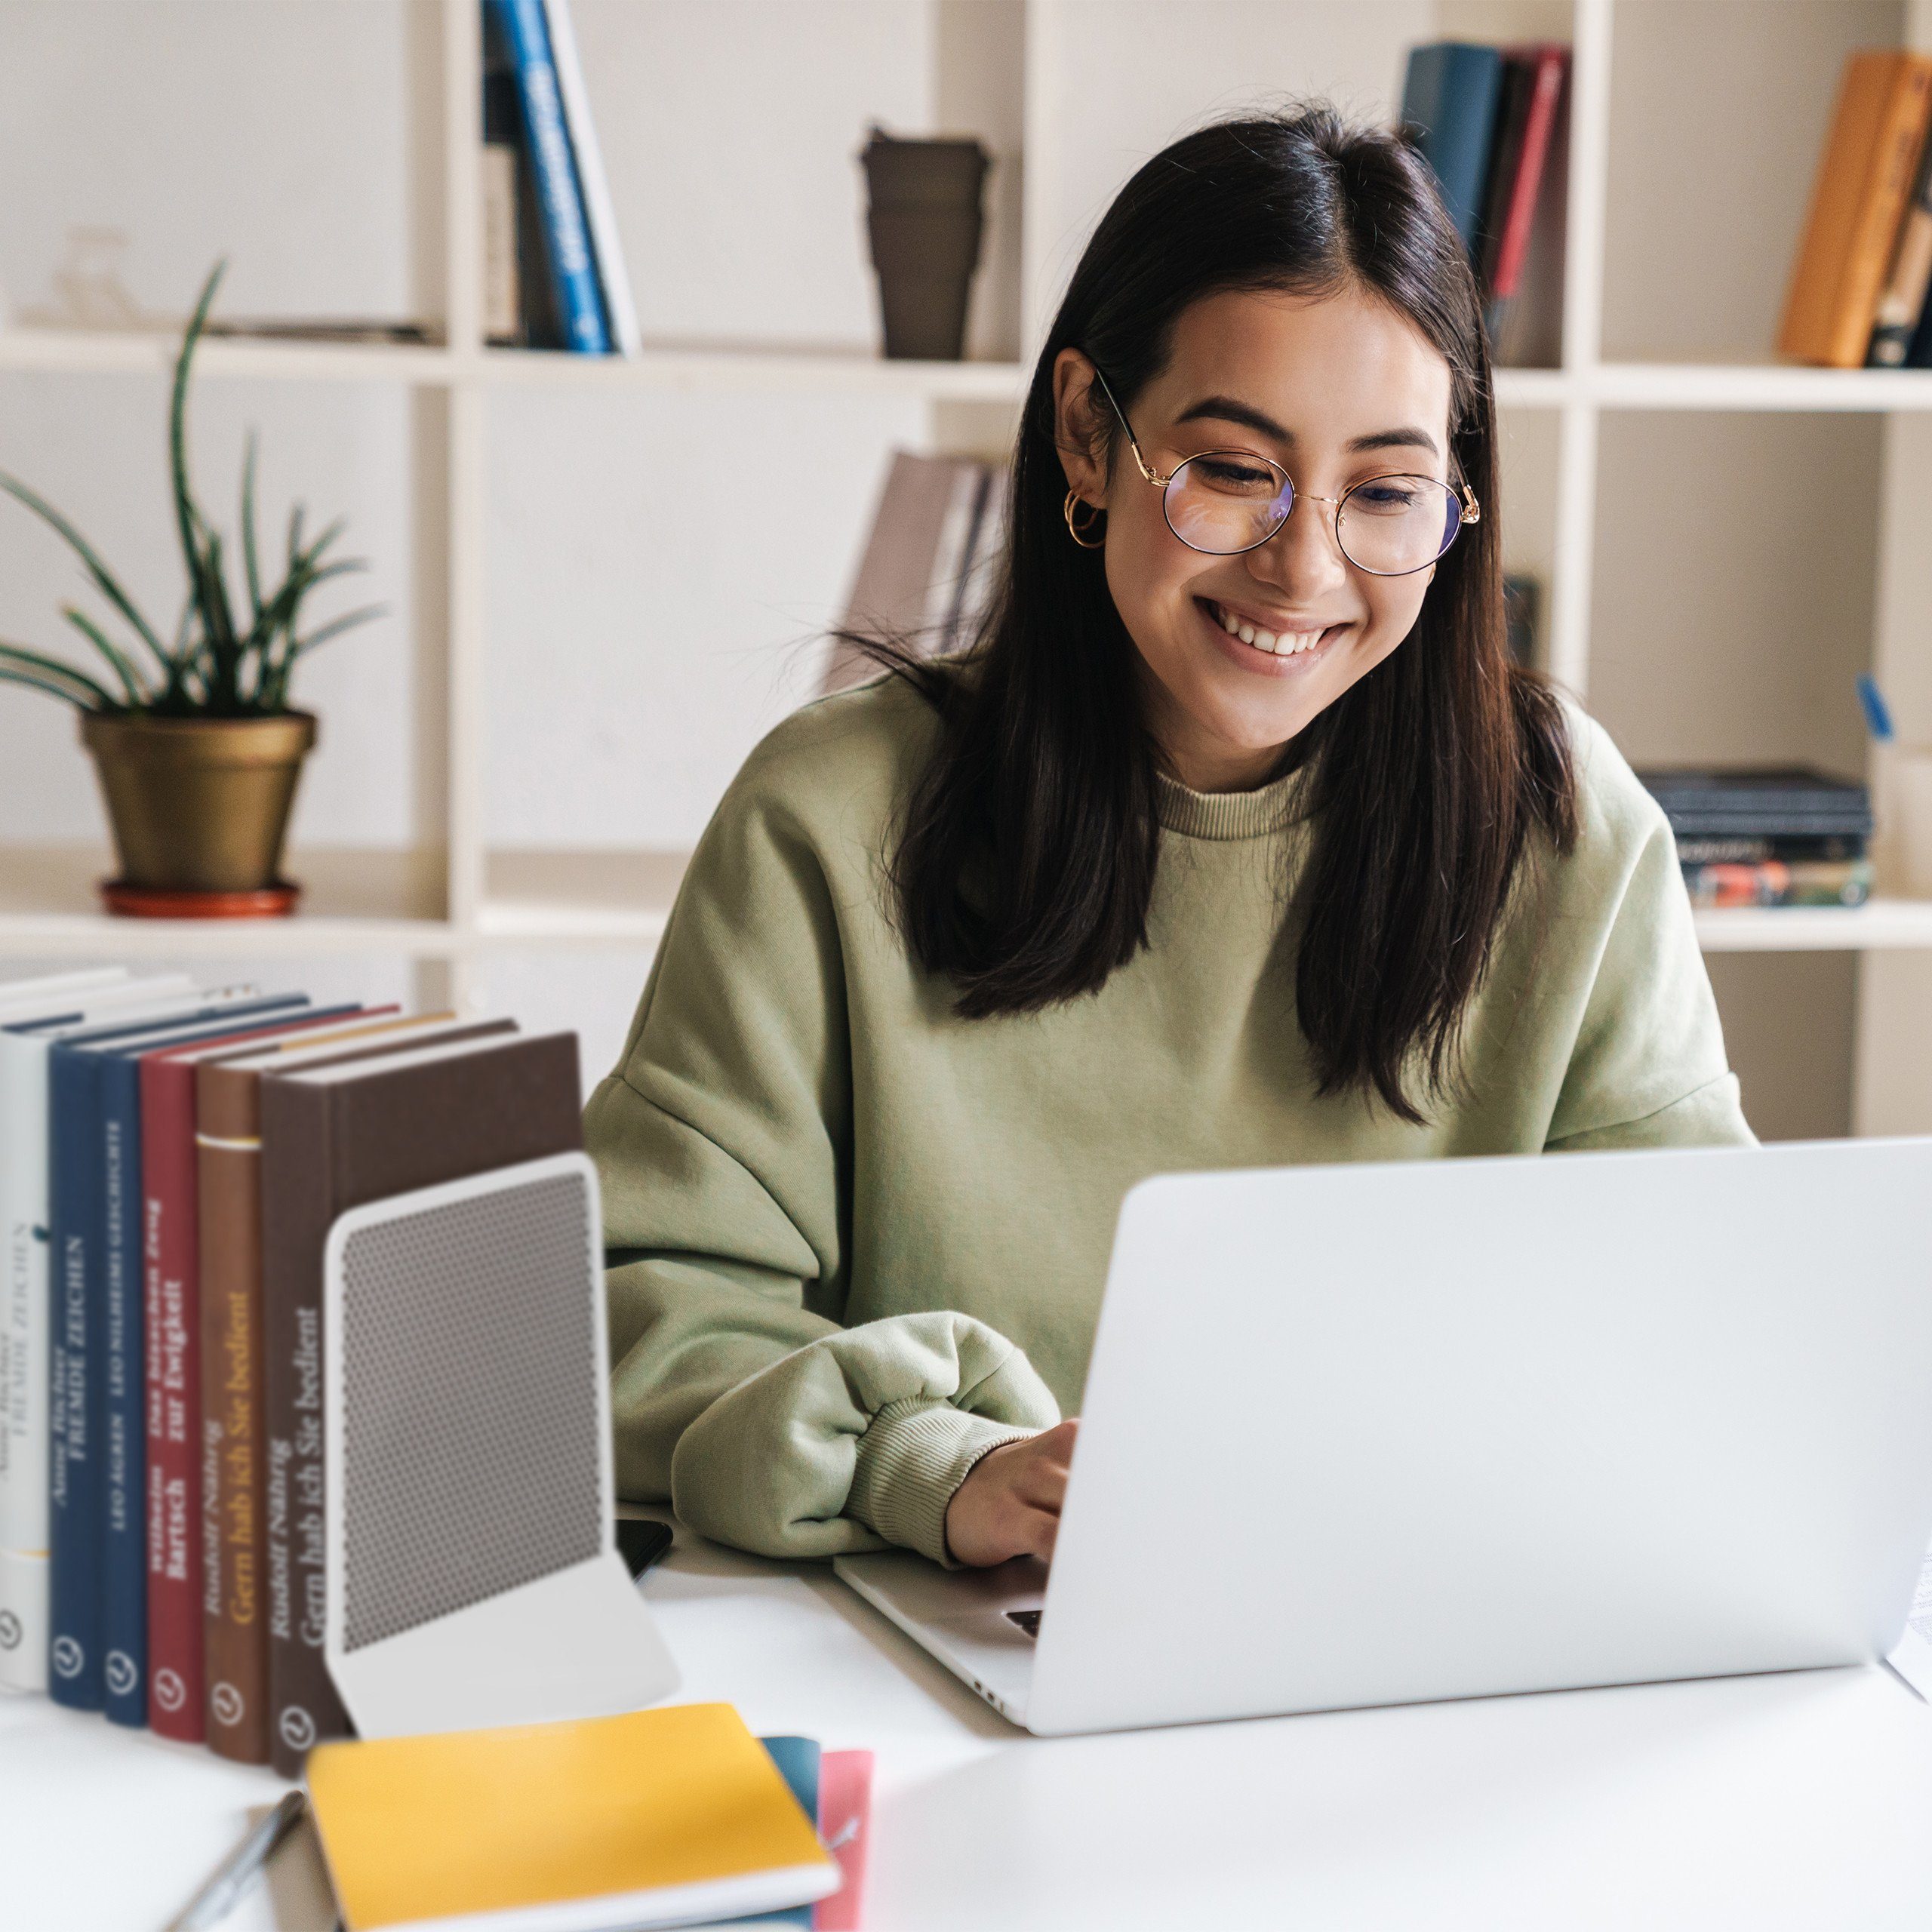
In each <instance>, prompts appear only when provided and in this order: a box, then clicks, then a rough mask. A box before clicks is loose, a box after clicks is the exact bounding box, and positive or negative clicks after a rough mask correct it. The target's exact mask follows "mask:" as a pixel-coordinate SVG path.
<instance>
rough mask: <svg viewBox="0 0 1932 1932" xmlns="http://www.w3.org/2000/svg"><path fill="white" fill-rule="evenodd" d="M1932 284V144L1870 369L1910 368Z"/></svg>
mask: <svg viewBox="0 0 1932 1932" xmlns="http://www.w3.org/2000/svg"><path fill="white" fill-rule="evenodd" d="M1928 284H1932V140H1926V141H1925V142H1924V143H1922V145H1921V149H1920V153H1919V157H1918V180H1917V181H1916V182H1915V183H1914V185H1913V189H1912V205H1911V206H1910V207H1909V208H1907V209H1906V214H1905V220H1904V223H1903V226H1901V227H1900V229H1899V239H1898V246H1897V248H1896V249H1895V250H1894V251H1893V255H1892V267H1891V272H1890V275H1888V276H1887V278H1886V281H1885V287H1884V293H1883V294H1881V295H1880V296H1879V297H1878V315H1877V316H1876V318H1875V320H1874V321H1873V322H1872V341H1871V344H1870V346H1869V348H1867V349H1866V352H1865V362H1866V367H1867V368H1872V369H1898V368H1903V367H1904V366H1905V359H1906V356H1907V355H1909V353H1910V352H1911V349H1912V337H1913V336H1914V335H1915V334H1916V333H1917V331H1918V318H1919V317H1920V316H1921V315H1922V314H1923V313H1924V309H1925V292H1926V288H1927V285H1928Z"/></svg>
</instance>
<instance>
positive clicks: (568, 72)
mask: <svg viewBox="0 0 1932 1932" xmlns="http://www.w3.org/2000/svg"><path fill="white" fill-rule="evenodd" d="M543 6H544V17H545V20H546V24H547V26H548V27H549V35H550V58H551V60H552V63H553V64H554V65H555V68H556V69H557V91H558V96H559V97H560V99H561V101H562V103H563V109H564V126H565V131H566V132H567V133H568V134H569V136H570V144H571V159H572V161H573V162H574V163H575V164H576V168H577V186H578V187H579V188H580V189H582V191H583V211H584V219H585V221H586V224H587V225H588V226H589V231H590V245H591V250H592V254H593V255H594V256H595V259H596V266H597V285H598V288H600V289H601V291H603V295H604V311H605V321H607V323H608V325H609V328H610V333H611V347H612V348H614V349H616V350H617V352H618V353H619V354H620V355H636V354H637V352H638V349H640V347H641V346H642V345H641V342H640V340H639V338H638V326H637V304H636V303H635V300H633V299H632V294H631V278H630V274H629V270H628V269H626V267H625V266H624V253H623V245H622V243H621V242H620V238H619V237H618V234H617V211H616V210H615V209H614V208H612V206H611V185H610V183H609V182H608V180H606V179H605V174H604V155H603V151H602V149H600V148H599V147H598V145H597V129H596V127H595V125H594V124H593V122H592V120H591V118H590V93H589V89H588V88H586V86H585V85H584V83H583V62H582V61H581V60H580V59H579V58H578V57H577V29H576V27H575V26H574V24H573V23H572V22H571V9H570V0H543Z"/></svg>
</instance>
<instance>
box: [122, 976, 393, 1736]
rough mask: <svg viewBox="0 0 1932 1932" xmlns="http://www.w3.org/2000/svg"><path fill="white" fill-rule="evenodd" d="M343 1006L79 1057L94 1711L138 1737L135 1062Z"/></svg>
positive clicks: (143, 1662) (139, 1310) (142, 1402)
mask: <svg viewBox="0 0 1932 1932" xmlns="http://www.w3.org/2000/svg"><path fill="white" fill-rule="evenodd" d="M359 1011H361V1009H360V1008H358V1007H357V1006H355V1005H353V1004H350V1005H345V1006H337V1007H328V1008H322V1009H320V1010H319V1011H318V1010H317V1009H315V1008H311V1007H310V1006H309V1002H308V1001H307V999H306V997H304V996H302V995H293V994H291V995H288V996H287V997H286V998H283V999H281V1000H279V1001H277V1002H276V1004H275V1008H274V1009H273V1010H272V1011H269V1012H267V1013H262V1012H259V1011H249V1012H248V1013H247V1014H245V1015H234V1016H224V1017H223V1018H222V1019H221V1020H220V1021H218V1022H217V1023H213V1024H206V1023H194V1024H192V1025H190V1026H188V1027H187V1028H186V1029H185V1030H180V1029H177V1028H175V1027H174V1026H171V1027H170V1028H169V1029H168V1030H166V1031H165V1032H160V1033H156V1034H152V1035H141V1036H140V1037H137V1038H135V1039H133V1040H131V1041H109V1042H106V1043H104V1044H102V1045H100V1046H98V1047H95V1048H90V1049H88V1051H91V1052H93V1053H94V1054H96V1055H97V1057H98V1060H99V1066H98V1070H97V1078H98V1080H99V1082H100V1120H101V1169H102V1174H103V1197H102V1198H103V1214H104V1217H105V1220H106V1251H105V1265H106V1295H105V1297H104V1321H105V1328H106V1334H105V1337H104V1342H103V1349H102V1354H103V1357H104V1361H105V1376H106V1394H105V1397H104V1404H105V1417H106V1421H105V1427H104V1432H103V1444H104V1454H105V1456H106V1463H105V1466H104V1468H103V1484H102V1506H101V1512H102V1534H101V1577H100V1616H101V1641H102V1643H103V1644H104V1645H105V1646H106V1650H105V1651H104V1653H103V1656H104V1659H105V1661H104V1663H103V1672H102V1675H103V1689H104V1691H105V1698H104V1703H103V1708H104V1709H106V1713H107V1715H108V1718H109V1721H111V1722H112V1723H115V1724H127V1725H129V1726H130V1727H132V1728H134V1729H136V1730H139V1729H140V1728H142V1727H143V1726H145V1725H146V1723H147V1721H148V1684H147V1676H148V1666H147V1647H148V1547H147V1541H148V1537H147V1532H148V1525H147V1515H146V1507H145V1503H146V1495H147V1414H146V1404H147V1373H146V1370H147V1309H146V1297H145V1295H144V1293H143V1288H144V1284H145V1282H146V1263H145V1257H144V1250H143V1238H144V1233H145V1230H144V1229H143V1225H142V1215H143V1204H144V1200H145V1195H144V1193H143V1189H142V1186H141V1062H140V1056H141V1055H142V1054H145V1053H149V1052H151V1051H153V1049H154V1048H157V1047H162V1046H168V1047H186V1046H193V1045H195V1044H198V1043H200V1042H202V1041H207V1040H219V1039H221V1038H223V1037H224V1036H226V1035H229V1034H231V1033H238V1032H245V1031H247V1030H248V1029H251V1028H257V1027H261V1026H273V1025H275V1023H277V1022H278V1021H280V1020H292V1019H294V1017H296V1016H297V1014H298V1013H299V1014H300V1016H301V1017H302V1018H303V1019H304V1020H308V1019H317V1020H324V1019H334V1018H336V1017H347V1016H348V1015H349V1014H354V1013H357V1012H359Z"/></svg>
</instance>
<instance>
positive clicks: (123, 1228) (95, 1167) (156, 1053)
mask: <svg viewBox="0 0 1932 1932" xmlns="http://www.w3.org/2000/svg"><path fill="white" fill-rule="evenodd" d="M578 1061H579V1056H578V1050H577V1035H575V1034H574V1033H571V1032H557V1033H550V1034H543V1035H527V1034H524V1033H522V1032H520V1031H519V1030H518V1027H517V1026H516V1023H515V1021H514V1020H510V1019H507V1018H481V1019H474V1020H463V1019H459V1018H458V1017H457V1016H456V1015H455V1014H453V1013H427V1014H405V1013H403V1012H401V1011H400V1010H399V1009H398V1008H396V1007H395V1006H393V1005H389V1006H363V1005H360V1004H337V1005H330V1006H321V1005H318V1004H315V1003H314V1002H312V1001H310V1000H309V998H307V996H306V995H303V994H302V993H300V992H285V993H265V992H261V991H260V990H259V989H257V988H255V987H254V986H246V985H238V986H216V987H203V986H196V985H195V984H194V983H192V980H190V979H189V977H187V976H186V975H185V974H161V975H155V976H152V977H131V976H130V975H129V974H128V973H127V972H125V971H122V970H102V971H94V972H87V973H75V974H65V975H60V976H57V977H51V978H43V979H38V980H14V981H11V982H7V983H0V1228H4V1229H5V1236H6V1241H7V1254H6V1257H5V1281H4V1295H5V1302H4V1310H3V1311H0V1312H4V1317H5V1318H4V1320H0V1391H4V1393H5V1403H6V1411H5V1430H4V1432H0V1442H3V1443H4V1460H0V1551H3V1552H4V1555H0V1683H4V1684H8V1685H10V1686H11V1687H14V1688H16V1689H20V1690H41V1689H45V1690H47V1691H48V1693H49V1694H51V1696H52V1697H54V1700H56V1701H57V1702H58V1703H63V1704H66V1705H69V1706H73V1707H75V1708H78V1709H84V1710H99V1711H104V1712H105V1713H106V1716H107V1718H109V1721H112V1722H114V1723H115V1724H123V1725H127V1726H129V1727H142V1726H151V1727H152V1728H153V1729H154V1730H156V1731H158V1732H159V1733H160V1734H162V1735H163V1736H165V1737H171V1738H175V1739H179V1740H183V1741H186V1742H198V1741H201V1740H205V1741H206V1742H207V1743H208V1744H209V1745H210V1746H211V1748H212V1749H214V1750H215V1751H216V1752H218V1753H220V1755H223V1756H224V1757H227V1758H234V1759H237V1760H238V1761H244V1762H249V1763H262V1762H266V1761H272V1762H273V1763H274V1764H275V1767H276V1768H277V1769H278V1770H280V1771H281V1772H282V1773H283V1774H284V1775H285V1776H289V1777H293V1776H295V1775H297V1774H299V1772H300V1769H301V1767H302V1764H303V1759H304V1758H305V1756H306V1752H307V1751H308V1749H309V1746H311V1745H312V1744H314V1743H316V1742H317V1741H318V1740H321V1739H325V1738H328V1737H340V1736H343V1735H346V1734H347V1732H348V1729H349V1724H348V1720H347V1718H346V1714H345V1712H343V1707H342V1705H341V1703H340V1700H339V1699H338V1698H337V1695H336V1693H335V1690H334V1685H333V1684H332V1682H331V1679H330V1676H329V1672H328V1666H327V1663H326V1660H325V1654H324V1648H323V1645H324V1629H323V1622H324V1620H323V1615H322V1606H323V1604H324V1601H325V1594H326V1591H327V1589H328V1581H327V1573H326V1569H325V1549H326V1548H327V1537H326V1534H325V1516H326V1511H327V1507H328V1499H327V1494H326V1474H325V1470H326V1464H325V1446H324V1441H323V1421H322V1401H323V1395H322V1392H323V1389H324V1386H325V1381H324V1377H325V1364H324V1362H323V1360H322V1340H321V1334H322V1318H321V1305H322V1288H323V1266H324V1256H325V1249H326V1246H327V1243H328V1235H329V1232H330V1229H331V1226H332V1225H333V1223H334V1221H335V1220H336V1218H337V1216H339V1215H340V1214H343V1213H345V1212H346V1211H348V1210H349V1209H350V1208H351V1207H358V1206H361V1205H363V1204H366V1203H368V1202H370V1201H378V1200H383V1199H386V1198H389V1197H391V1196H393V1195H399V1194H403V1193H407V1192H411V1191H412V1190H414V1189H417V1188H420V1187H426V1186H435V1185H436V1184H438V1183H442V1182H446V1181H451V1180H457V1179H460V1178H462V1177H466V1176H469V1175H473V1174H481V1173H485V1172H489V1171H494V1170H496V1169H497V1168H503V1167H508V1166H510V1165H512V1164H515V1163H518V1162H521V1161H528V1160H534V1159H540V1158H543V1157H544V1156H546V1155H554V1154H558V1153H563V1152H570V1151H572V1150H574V1149H580V1148H581V1146H582V1144H583V1138H582V1124H581V1109H582V1090H581V1087H580V1081H579V1072H578Z"/></svg>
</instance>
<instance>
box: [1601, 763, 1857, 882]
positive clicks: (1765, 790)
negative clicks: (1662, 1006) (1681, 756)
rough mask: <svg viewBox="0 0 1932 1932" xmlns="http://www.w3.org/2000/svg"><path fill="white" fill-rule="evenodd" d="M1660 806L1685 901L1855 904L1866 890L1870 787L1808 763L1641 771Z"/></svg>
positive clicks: (1639, 775) (1642, 778)
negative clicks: (1673, 841) (1672, 837)
mask: <svg viewBox="0 0 1932 1932" xmlns="http://www.w3.org/2000/svg"><path fill="white" fill-rule="evenodd" d="M1637 775H1638V777H1639V778H1640V779H1641V780H1642V781H1643V783H1644V786H1645V789H1647V790H1648V791H1649V792H1650V793H1651V796H1652V797H1653V798H1655V799H1656V800H1657V802H1658V803H1659V804H1660V805H1662V806H1663V810H1664V816H1665V817H1666V818H1667V819H1669V821H1670V828H1671V830H1672V832H1673V833H1674V834H1675V837H1676V839H1677V856H1678V862H1679V863H1680V864H1681V866H1683V868H1684V884H1685V885H1686V887H1687V888H1688V889H1689V891H1690V899H1691V903H1693V904H1694V905H1696V906H1862V905H1863V904H1864V903H1865V902H1866V900H1867V899H1869V897H1871V894H1872V862H1871V860H1870V857H1869V856H1868V855H1869V849H1870V844H1871V838H1872V797H1871V793H1870V792H1869V789H1868V788H1867V787H1866V786H1863V785H1861V784H1860V783H1857V782H1856V781H1855V780H1850V779H1843V778H1833V777H1829V776H1828V775H1827V774H1825V773H1823V772H1821V771H1814V769H1812V768H1810V767H1809V766H1807V765H1782V766H1777V767H1775V768H1757V769H1732V770H1728V771H1711V770H1705V769H1687V768H1671V769H1668V770H1663V769H1654V770H1651V771H1640V772H1639V773H1638V774H1637Z"/></svg>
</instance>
